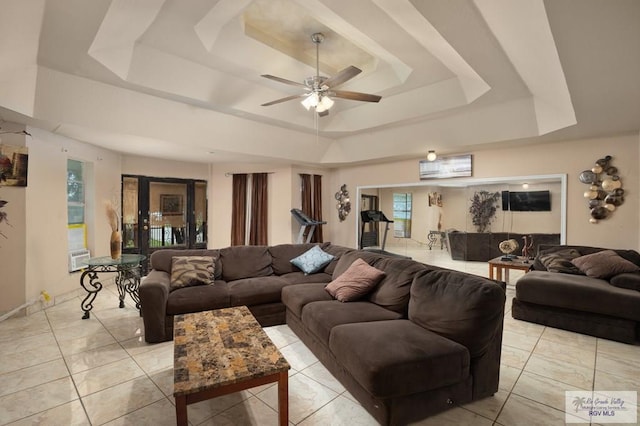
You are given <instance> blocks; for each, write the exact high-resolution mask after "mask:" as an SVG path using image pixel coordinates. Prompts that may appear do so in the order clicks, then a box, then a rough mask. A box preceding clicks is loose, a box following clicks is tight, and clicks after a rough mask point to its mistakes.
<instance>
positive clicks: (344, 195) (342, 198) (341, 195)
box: [336, 184, 351, 222]
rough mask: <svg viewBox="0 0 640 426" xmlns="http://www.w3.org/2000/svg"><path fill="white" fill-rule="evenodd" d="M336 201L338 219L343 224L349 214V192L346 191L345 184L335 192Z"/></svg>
mask: <svg viewBox="0 0 640 426" xmlns="http://www.w3.org/2000/svg"><path fill="white" fill-rule="evenodd" d="M336 200H338V204H336V209H338V219H340V222H343V221H344V220H345V219H346V218H347V216H348V215H349V212H351V200H350V199H349V191H347V185H346V184H345V185H342V186H341V187H340V191H338V192H336Z"/></svg>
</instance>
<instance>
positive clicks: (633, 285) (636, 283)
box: [609, 272, 640, 291]
mask: <svg viewBox="0 0 640 426" xmlns="http://www.w3.org/2000/svg"><path fill="white" fill-rule="evenodd" d="M609 282H610V283H611V285H614V286H616V287H620V288H628V289H629V290H637V291H640V273H639V272H627V273H624V274H618V275H616V276H615V277H611V280H610V281H609Z"/></svg>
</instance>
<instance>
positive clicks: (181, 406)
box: [176, 395, 189, 426]
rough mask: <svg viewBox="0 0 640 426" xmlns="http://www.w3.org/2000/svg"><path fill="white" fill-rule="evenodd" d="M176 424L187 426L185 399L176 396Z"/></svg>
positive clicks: (184, 397)
mask: <svg viewBox="0 0 640 426" xmlns="http://www.w3.org/2000/svg"><path fill="white" fill-rule="evenodd" d="M176 424H177V425H178V426H188V424H189V423H188V421H187V397H186V395H183V396H176Z"/></svg>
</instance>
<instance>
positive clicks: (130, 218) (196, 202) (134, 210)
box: [122, 175, 207, 258]
mask: <svg viewBox="0 0 640 426" xmlns="http://www.w3.org/2000/svg"><path fill="white" fill-rule="evenodd" d="M122 245H123V249H122V250H123V252H124V253H139V254H143V255H145V256H147V258H148V257H149V255H150V254H151V253H152V252H153V251H155V250H160V249H163V248H172V249H191V248H206V247H207V182H206V181H202V180H193V179H175V178H156V177H147V176H134V175H122Z"/></svg>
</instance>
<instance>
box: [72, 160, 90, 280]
mask: <svg viewBox="0 0 640 426" xmlns="http://www.w3.org/2000/svg"><path fill="white" fill-rule="evenodd" d="M85 171H86V170H85V164H84V163H83V162H82V161H76V160H67V240H68V251H69V272H73V271H77V270H80V269H82V267H83V264H82V260H85V259H87V258H89V251H88V250H87V225H86V223H85V211H86V204H85V202H86V199H85V182H86V179H85V178H86V176H85Z"/></svg>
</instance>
